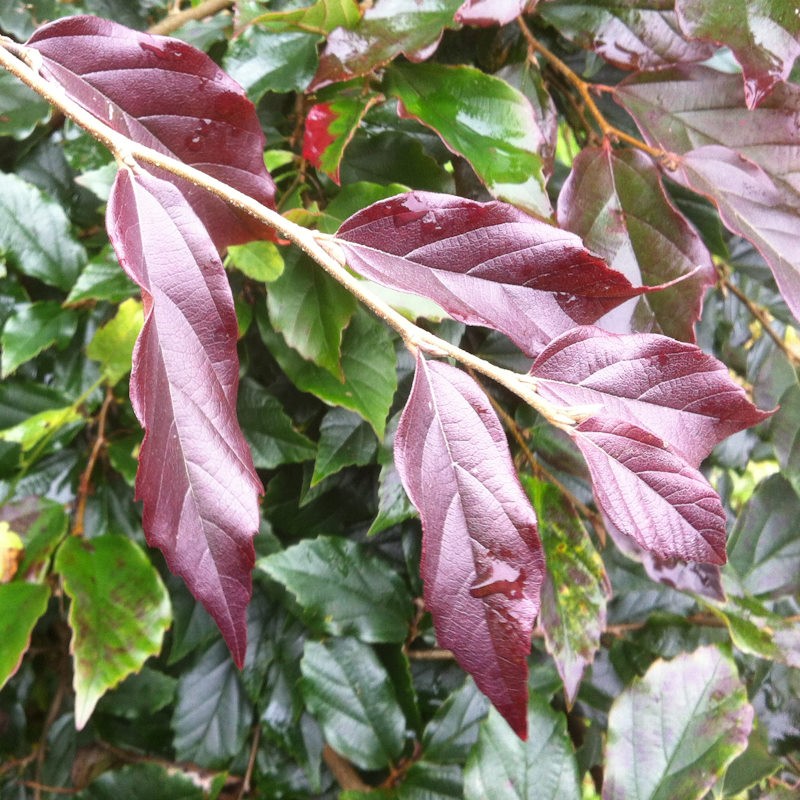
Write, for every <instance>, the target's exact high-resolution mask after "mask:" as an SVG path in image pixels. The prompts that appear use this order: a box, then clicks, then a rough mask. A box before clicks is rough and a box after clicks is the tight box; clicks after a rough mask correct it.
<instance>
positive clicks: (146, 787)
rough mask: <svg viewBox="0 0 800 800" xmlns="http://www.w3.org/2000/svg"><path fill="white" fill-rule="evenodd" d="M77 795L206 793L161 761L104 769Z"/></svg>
mask: <svg viewBox="0 0 800 800" xmlns="http://www.w3.org/2000/svg"><path fill="white" fill-rule="evenodd" d="M80 796H81V798H83V800H118V798H120V797H147V798H148V800H203V798H204V797H205V796H206V795H205V794H204V793H203V790H202V788H201V787H200V786H198V785H197V784H195V783H194V781H193V780H192V778H191V777H190V776H189V775H186V774H183V773H182V772H179V771H176V770H171V769H168V768H167V767H166V766H162V765H161V764H155V763H147V762H142V763H137V764H128V765H127V766H124V767H122V768H121V769H118V770H109V771H108V772H104V773H103V774H102V775H100V776H99V777H98V778H97V780H94V781H92V783H91V784H90V785H89V786H88V787H87V788H86V789H85V790H84V791H83V792H81V794H80Z"/></svg>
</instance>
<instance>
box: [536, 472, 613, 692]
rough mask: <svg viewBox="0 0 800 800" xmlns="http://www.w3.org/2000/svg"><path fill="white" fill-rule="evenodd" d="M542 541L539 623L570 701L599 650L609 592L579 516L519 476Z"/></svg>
mask: <svg viewBox="0 0 800 800" xmlns="http://www.w3.org/2000/svg"><path fill="white" fill-rule="evenodd" d="M523 485H524V486H525V487H526V489H527V490H528V493H529V494H530V495H531V497H532V499H533V502H534V507H535V508H536V513H537V516H538V517H539V520H540V523H539V530H540V533H541V537H542V544H543V546H544V553H545V563H546V564H547V573H546V576H545V580H544V584H543V585H542V609H541V612H540V625H541V627H542V629H543V631H544V636H545V645H546V646H547V651H548V652H549V653H550V654H551V655H552V656H553V659H554V661H555V663H556V668H557V669H558V673H559V675H561V679H562V680H563V681H564V692H565V694H566V698H567V702H568V703H569V704H570V705H571V704H572V703H574V702H575V698H576V696H577V694H578V687H579V686H580V682H581V678H582V677H583V673H584V670H585V669H586V667H587V666H588V665H590V664H591V663H592V661H593V660H594V656H595V653H596V652H597V651H598V650H599V649H600V636H601V634H602V633H603V632H604V631H605V627H606V601H607V599H608V596H609V595H610V593H611V589H610V585H609V582H608V576H607V575H606V572H605V569H604V568H603V560H602V559H601V558H600V555H599V554H598V552H597V551H596V550H595V548H594V546H593V545H592V542H591V539H589V535H588V533H587V532H586V530H585V528H584V526H583V524H582V523H581V520H580V517H578V515H577V514H576V513H575V510H574V509H573V508H571V507H570V506H569V505H568V504H567V502H566V501H565V499H564V497H563V496H562V494H561V493H560V492H559V490H558V489H556V488H555V487H554V486H552V485H550V484H544V483H540V482H536V483H534V482H532V481H530V480H524V481H523Z"/></svg>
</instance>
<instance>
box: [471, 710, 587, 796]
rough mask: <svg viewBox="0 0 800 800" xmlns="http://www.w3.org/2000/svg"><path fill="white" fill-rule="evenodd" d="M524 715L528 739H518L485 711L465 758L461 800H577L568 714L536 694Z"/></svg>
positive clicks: (495, 715) (578, 786) (579, 794)
mask: <svg viewBox="0 0 800 800" xmlns="http://www.w3.org/2000/svg"><path fill="white" fill-rule="evenodd" d="M527 715H528V728H529V730H530V738H529V739H528V741H527V742H521V741H519V740H518V739H516V738H515V737H514V735H513V734H512V732H511V730H510V729H509V727H508V725H506V723H505V722H504V721H503V720H502V719H501V718H500V717H499V715H498V714H497V713H496V712H494V711H490V712H489V717H488V718H487V719H486V721H485V722H484V723H483V724H482V725H481V732H480V736H479V738H478V743H477V745H476V746H475V748H474V750H473V751H472V753H471V754H470V756H469V759H468V761H467V767H466V771H465V774H464V798H465V800H483V799H484V798H487V797H491V798H492V800H527V798H531V797H535V798H537V800H579V798H580V797H581V790H580V783H579V781H578V767H577V764H576V762H575V753H574V752H573V750H572V744H571V742H570V739H569V734H568V733H567V720H566V718H565V717H564V715H563V714H559V713H558V712H556V711H553V709H552V708H550V704H549V703H548V702H547V700H546V698H543V697H537V696H536V695H532V696H531V698H530V700H529V701H528V703H527Z"/></svg>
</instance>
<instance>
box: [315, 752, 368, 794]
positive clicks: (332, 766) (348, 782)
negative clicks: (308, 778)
mask: <svg viewBox="0 0 800 800" xmlns="http://www.w3.org/2000/svg"><path fill="white" fill-rule="evenodd" d="M322 760H323V761H324V762H325V765H326V766H327V767H328V769H329V770H330V771H331V774H332V775H333V777H334V778H335V779H336V782H337V783H338V784H339V786H341V787H342V789H344V790H345V791H348V790H350V791H356V792H369V791H371V789H372V787H371V786H370V785H369V784H366V783H364V781H362V780H361V778H360V777H359V775H358V773H357V772H356V771H355V769H354V768H353V765H352V764H351V763H350V762H349V761H347V760H346V759H345V758H343V757H342V756H340V755H339V754H338V753H337V752H336V751H335V750H334V749H333V748H332V747H331V746H330V745H327V744H326V745H325V746H324V747H323V748H322Z"/></svg>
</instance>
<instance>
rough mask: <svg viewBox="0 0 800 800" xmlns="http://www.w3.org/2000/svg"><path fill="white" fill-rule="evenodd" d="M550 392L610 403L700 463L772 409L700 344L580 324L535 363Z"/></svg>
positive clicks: (575, 401)
mask: <svg viewBox="0 0 800 800" xmlns="http://www.w3.org/2000/svg"><path fill="white" fill-rule="evenodd" d="M530 374H531V375H532V376H533V377H534V378H535V379H536V380H537V385H538V388H539V391H540V392H541V394H542V396H543V397H546V398H547V399H548V400H551V401H552V402H555V403H560V404H563V405H565V406H569V405H574V406H584V405H587V406H591V405H593V404H598V405H600V406H601V407H602V412H600V413H602V414H603V415H608V416H611V417H616V418H617V419H624V420H629V421H630V422H632V423H633V424H635V425H638V426H640V427H642V428H645V429H647V430H649V431H651V432H652V433H654V434H657V435H658V436H659V437H661V438H662V439H664V440H665V441H666V442H668V443H669V445H670V446H671V447H672V448H674V450H675V451H676V452H677V453H678V454H680V455H681V456H683V458H685V459H686V460H687V461H688V462H689V463H690V464H691V465H692V466H695V467H697V466H699V465H700V462H701V461H702V460H703V459H704V458H705V457H706V456H707V455H708V454H709V453H710V452H711V450H712V449H713V448H714V447H715V446H716V445H717V444H719V443H720V442H721V441H723V439H725V438H726V437H728V436H730V435H731V434H732V433H735V432H736V431H740V430H743V429H744V428H748V427H750V426H751V425H755V424H757V423H759V422H762V421H763V420H765V419H767V418H768V417H769V412H764V411H759V410H758V409H757V408H755V407H754V406H753V404H752V403H751V402H750V401H749V400H748V399H747V396H746V395H745V393H744V391H743V390H742V388H741V387H740V386H739V385H738V384H737V383H734V381H733V380H731V378H730V375H729V373H728V369H727V367H726V366H725V365H724V364H723V363H722V362H720V361H718V360H717V359H715V358H713V357H712V356H709V355H706V354H705V353H703V352H702V351H701V350H700V349H699V348H698V347H697V346H695V345H693V344H686V343H683V342H676V341H675V340H674V339H669V338H667V337H666V336H659V335H657V334H644V333H642V334H624V335H622V334H609V333H606V332H604V331H602V330H600V329H599V328H591V327H584V328H575V329H574V330H572V331H569V332H567V333H565V334H563V335H561V336H560V337H559V338H558V339H556V340H554V341H553V342H551V344H550V345H548V347H546V348H545V349H544V350H543V351H542V353H541V354H540V355H539V357H538V358H537V359H536V361H535V362H534V364H533V366H532V367H531V372H530Z"/></svg>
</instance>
